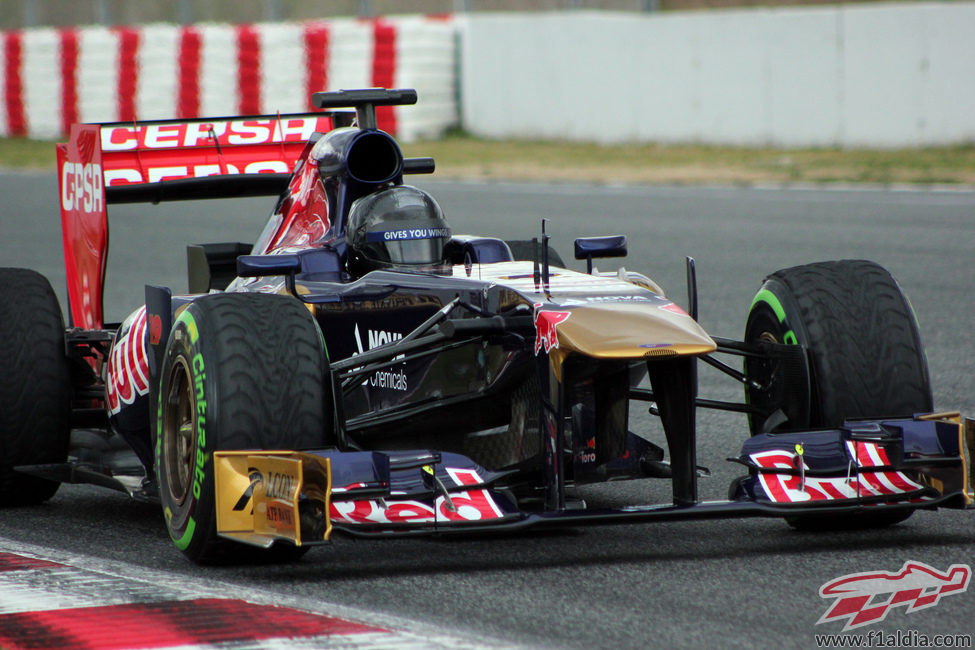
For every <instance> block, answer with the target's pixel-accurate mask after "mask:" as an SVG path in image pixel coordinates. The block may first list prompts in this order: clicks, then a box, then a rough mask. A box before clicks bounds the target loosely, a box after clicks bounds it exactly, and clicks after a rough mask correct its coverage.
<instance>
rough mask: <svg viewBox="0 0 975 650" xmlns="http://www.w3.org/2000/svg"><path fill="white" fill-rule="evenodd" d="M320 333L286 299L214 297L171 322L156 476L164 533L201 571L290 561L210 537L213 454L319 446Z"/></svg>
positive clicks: (282, 553)
mask: <svg viewBox="0 0 975 650" xmlns="http://www.w3.org/2000/svg"><path fill="white" fill-rule="evenodd" d="M326 370H327V361H326V356H325V347H324V343H323V340H322V336H321V332H320V331H319V329H318V326H317V324H316V323H315V321H314V319H313V318H312V317H311V315H310V314H309V313H308V310H307V309H306V308H305V307H304V305H302V304H301V303H300V302H299V301H297V300H295V299H294V298H292V297H290V296H279V295H268V294H218V295H213V296H207V297H204V298H200V299H199V300H196V301H194V302H192V303H190V305H189V306H187V307H186V309H185V310H184V311H183V312H182V313H180V315H179V316H178V317H177V318H176V321H175V323H174V325H173V330H172V332H171V334H170V337H169V341H168V343H167V345H166V352H165V356H164V361H163V363H162V364H161V375H160V392H159V401H158V422H157V428H156V475H157V480H158V482H159V494H160V500H161V502H162V507H163V513H164V515H165V518H166V524H167V527H168V529H169V533H170V536H171V537H172V539H173V542H174V543H175V544H176V546H177V548H179V549H180V550H181V551H182V552H183V553H184V554H185V555H186V556H187V557H189V558H190V559H191V560H193V561H194V562H197V563H200V564H210V563H230V562H251V561H288V560H292V559H296V558H297V557H300V555H302V553H303V551H304V550H306V548H307V547H296V546H294V545H291V544H288V543H279V544H276V545H275V546H274V547H272V548H271V549H269V550H264V549H259V548H257V547H250V546H245V545H242V544H238V543H236V542H233V541H230V540H226V539H224V538H221V537H219V536H218V535H217V531H216V504H215V494H214V476H213V452H214V451H222V450H238V449H309V448H322V447H324V446H326V444H327V442H326V441H327V438H328V437H329V436H328V433H327V432H328V431H329V430H330V428H331V418H326V416H325V411H326V409H325V401H324V377H325V373H326Z"/></svg>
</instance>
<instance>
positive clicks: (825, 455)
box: [732, 413, 975, 508]
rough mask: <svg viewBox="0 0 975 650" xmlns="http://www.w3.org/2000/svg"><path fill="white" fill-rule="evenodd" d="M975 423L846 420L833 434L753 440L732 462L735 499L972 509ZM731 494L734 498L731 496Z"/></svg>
mask: <svg viewBox="0 0 975 650" xmlns="http://www.w3.org/2000/svg"><path fill="white" fill-rule="evenodd" d="M973 453H975V421H973V420H970V419H966V420H965V422H964V423H963V422H962V421H961V417H960V415H959V414H957V413H945V414H933V415H925V416H919V417H917V418H912V419H896V420H894V419H891V420H881V421H853V422H847V423H846V424H845V425H844V426H843V427H840V428H839V429H835V430H822V431H804V432H793V433H782V434H774V433H773V434H760V435H757V436H753V437H752V438H750V439H748V440H747V441H746V442H745V444H744V445H743V447H742V451H741V454H740V455H739V456H738V458H736V459H732V460H735V461H737V462H739V463H742V464H743V465H745V466H747V467H748V468H749V470H750V475H749V476H748V477H746V478H744V479H742V480H741V481H740V482H739V484H738V487H739V493H738V495H737V498H738V499H743V500H750V501H755V502H758V503H768V504H774V505H776V506H787V507H795V508H814V507H817V506H822V507H830V506H845V505H857V504H860V505H874V506H877V505H905V504H916V505H918V506H923V505H924V504H925V503H926V502H935V501H937V502H943V501H945V500H947V499H951V500H955V501H957V502H958V503H959V505H962V507H969V506H972V504H973V503H975V493H973V488H972V479H971V460H972V454H973ZM734 496H735V495H733V497H734Z"/></svg>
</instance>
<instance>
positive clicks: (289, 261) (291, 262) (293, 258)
mask: <svg viewBox="0 0 975 650" xmlns="http://www.w3.org/2000/svg"><path fill="white" fill-rule="evenodd" d="M300 270H301V258H300V257H299V256H297V255H240V256H238V257H237V275H239V276H240V277H242V278H256V277H260V276H263V275H288V276H292V275H294V274H295V273H297V272H298V271H300Z"/></svg>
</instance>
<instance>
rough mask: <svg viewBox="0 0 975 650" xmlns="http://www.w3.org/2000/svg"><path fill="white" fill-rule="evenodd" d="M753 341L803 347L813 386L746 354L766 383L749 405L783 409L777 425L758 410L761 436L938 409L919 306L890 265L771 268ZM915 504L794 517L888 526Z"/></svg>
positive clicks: (752, 372) (751, 330) (808, 524)
mask: <svg viewBox="0 0 975 650" xmlns="http://www.w3.org/2000/svg"><path fill="white" fill-rule="evenodd" d="M745 341H746V342H755V341H769V342H773V343H787V344H794V345H802V346H803V347H805V349H806V350H807V351H808V361H809V377H808V386H809V390H808V392H807V393H805V394H802V391H796V390H782V387H783V386H786V385H790V386H795V385H796V384H797V382H796V381H795V380H794V378H791V377H787V376H785V374H786V373H787V371H786V370H785V369H784V368H783V367H782V366H781V365H777V364H776V363H774V362H769V361H767V360H756V359H752V358H746V361H745V374H746V375H748V377H749V378H751V379H754V380H756V381H757V382H758V383H759V384H762V385H763V386H766V387H767V390H755V389H751V388H746V399H747V400H748V402H749V403H750V404H753V405H757V406H760V407H762V408H763V409H764V410H766V411H767V412H773V411H776V410H777V409H780V410H781V415H780V417H779V418H778V423H777V424H775V426H771V427H768V426H764V425H765V424H766V423H767V422H766V421H765V419H764V418H754V417H753V418H752V419H751V422H750V427H751V431H752V434H753V435H754V434H757V433H762V432H763V429H766V428H772V429H774V430H775V431H785V430H790V429H809V428H820V427H822V428H835V427H839V426H841V425H842V424H843V422H844V420H846V419H850V418H880V417H910V416H913V415H914V414H916V413H923V412H930V411H931V410H932V409H933V398H932V394H931V382H930V378H929V375H928V367H927V360H926V358H925V355H924V349H923V347H922V345H921V339H920V335H919V333H918V328H917V321H916V319H915V316H914V312H913V310H912V309H911V305H910V303H909V302H908V300H907V298H906V297H905V296H904V294H903V292H902V291H901V289H900V287H899V286H898V285H897V282H896V281H895V280H894V278H893V277H891V275H890V273H889V272H888V271H887V270H886V269H884V268H883V267H881V266H879V265H878V264H875V263H873V262H868V261H863V260H842V261H836V262H821V263H818V264H808V265H805V266H796V267H792V268H788V269H783V270H781V271H777V272H776V273H773V274H772V275H771V276H769V277H768V278H767V279H766V281H765V283H764V284H763V285H762V288H761V290H760V291H759V292H758V294H757V295H756V296H755V300H754V301H753V302H752V306H751V309H750V311H749V314H748V321H747V324H746V326H745ZM911 513H912V511H910V510H907V511H901V510H895V511H887V512H877V513H868V514H865V515H856V516H850V517H830V518H826V517H817V516H802V517H791V518H788V519H787V521H788V522H789V524H790V525H792V526H794V527H796V528H802V529H824V528H830V529H837V528H839V529H848V528H864V527H877V526H884V525H889V524H893V523H897V522H899V521H903V520H904V519H907V518H908V517H909V516H910V515H911Z"/></svg>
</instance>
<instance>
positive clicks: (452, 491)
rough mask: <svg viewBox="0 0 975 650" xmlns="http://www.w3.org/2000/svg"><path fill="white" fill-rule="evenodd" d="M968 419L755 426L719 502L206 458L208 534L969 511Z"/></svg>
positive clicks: (258, 536)
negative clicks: (778, 428)
mask: <svg viewBox="0 0 975 650" xmlns="http://www.w3.org/2000/svg"><path fill="white" fill-rule="evenodd" d="M973 456H975V420H971V419H965V420H964V421H962V418H961V417H960V416H959V415H958V414H939V415H928V416H919V417H916V418H913V419H894V420H882V421H869V422H868V421H857V422H851V423H848V424H847V425H846V426H844V427H841V428H839V429H831V430H819V431H803V432H792V433H786V434H763V435H759V436H754V437H752V438H749V439H748V440H746V442H745V444H744V445H743V448H742V451H741V454H740V455H739V456H738V457H737V458H735V459H731V460H734V461H735V462H738V463H741V464H742V465H744V466H746V467H747V468H748V470H749V473H748V475H747V476H745V477H742V478H741V479H739V480H738V481H736V483H735V485H734V486H733V489H732V493H731V496H730V498H729V500H727V501H711V502H701V503H696V504H692V505H671V504H659V505H634V506H625V507H620V508H615V509H600V510H587V509H565V510H545V511H529V510H523V509H521V508H519V506H518V501H517V499H516V498H515V497H514V495H513V494H512V493H511V492H510V491H509V490H508V489H507V487H506V480H505V479H507V478H508V477H510V476H511V475H510V473H505V472H492V471H489V470H486V469H484V468H483V467H480V466H478V465H477V464H476V463H474V462H473V461H472V460H470V459H469V458H467V457H465V456H462V455H459V454H453V453H446V452H444V453H438V452H429V451H402V452H341V451H337V450H317V451H227V452H215V453H214V469H215V472H214V473H215V480H216V491H217V532H218V533H219V534H220V535H222V536H224V537H227V538H230V539H234V540H237V541H240V542H244V543H248V544H254V545H258V546H264V547H268V546H270V545H271V544H273V543H274V542H275V541H278V540H287V541H290V542H292V543H294V544H296V545H299V546H302V545H311V544H321V543H325V542H326V541H328V539H329V536H330V534H331V532H332V530H333V529H337V530H341V531H343V532H347V533H351V534H357V535H389V534H396V533H400V534H434V533H448V532H475V531H477V532H481V531H485V530H511V529H513V528H525V527H533V526H540V525H546V524H549V525H574V524H583V523H586V524H610V523H631V522H634V521H640V520H651V519H656V520H676V519H710V518H722V517H752V516H763V517H791V516H796V515H803V514H812V513H815V514H818V515H830V514H837V515H840V514H852V513H860V512H877V511H878V510H881V509H914V508H935V507H950V508H970V507H973V506H975V490H973V482H972V471H971V461H972V458H973Z"/></svg>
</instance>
